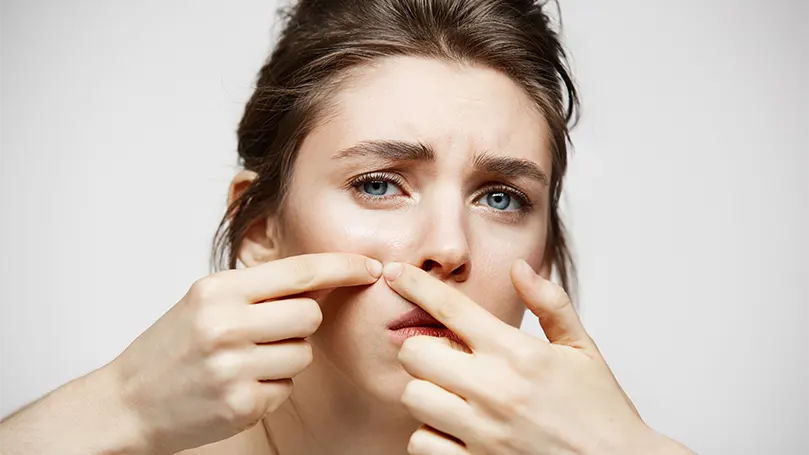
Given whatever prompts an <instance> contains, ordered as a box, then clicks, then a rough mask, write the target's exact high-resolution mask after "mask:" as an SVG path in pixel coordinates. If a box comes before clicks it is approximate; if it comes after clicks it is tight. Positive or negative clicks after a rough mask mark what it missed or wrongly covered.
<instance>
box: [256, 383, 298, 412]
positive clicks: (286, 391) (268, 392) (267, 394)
mask: <svg viewBox="0 0 809 455" xmlns="http://www.w3.org/2000/svg"><path fill="white" fill-rule="evenodd" d="M258 388H259V391H260V393H261V395H262V397H263V402H264V411H265V413H269V412H273V411H275V410H276V409H278V408H279V407H280V406H281V405H282V404H284V402H285V401H287V399H288V398H289V395H290V394H291V393H292V379H278V380H275V381H261V382H260V383H259V384H258Z"/></svg>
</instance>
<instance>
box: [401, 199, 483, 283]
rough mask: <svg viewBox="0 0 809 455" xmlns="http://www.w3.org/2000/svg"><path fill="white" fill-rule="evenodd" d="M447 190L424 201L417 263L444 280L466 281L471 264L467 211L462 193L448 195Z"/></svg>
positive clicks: (415, 263) (415, 262)
mask: <svg viewBox="0 0 809 455" xmlns="http://www.w3.org/2000/svg"><path fill="white" fill-rule="evenodd" d="M439 193H442V192H439ZM448 193H450V192H448V191H445V192H443V196H438V197H435V198H433V200H432V201H422V202H423V204H422V206H421V210H420V211H421V215H422V226H421V231H422V232H421V236H420V241H419V245H418V246H417V256H416V258H415V261H414V265H416V266H419V267H421V268H422V269H424V270H426V271H428V272H430V273H432V274H433V275H435V276H436V277H438V278H440V279H443V280H447V279H454V280H456V281H464V280H466V278H467V277H468V275H469V271H470V268H471V264H470V262H469V258H470V255H469V242H468V232H467V231H468V227H467V226H468V222H467V220H468V215H467V213H466V211H465V204H464V203H463V200H462V198H461V197H460V195H458V196H455V197H449V196H448ZM454 193H457V192H454Z"/></svg>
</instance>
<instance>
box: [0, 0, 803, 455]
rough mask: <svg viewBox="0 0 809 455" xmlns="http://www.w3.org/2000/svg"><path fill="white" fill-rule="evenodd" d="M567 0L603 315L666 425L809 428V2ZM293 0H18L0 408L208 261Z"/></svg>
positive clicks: (6, 144) (745, 450) (571, 191)
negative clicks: (283, 7)
mask: <svg viewBox="0 0 809 455" xmlns="http://www.w3.org/2000/svg"><path fill="white" fill-rule="evenodd" d="M561 3H562V5H561V6H562V13H563V19H564V25H565V34H566V37H567V45H568V48H569V50H570V51H571V53H572V62H573V68H574V71H575V74H576V77H577V79H578V82H579V86H580V89H581V92H582V96H583V103H584V116H583V118H582V121H581V123H580V125H579V127H578V128H577V129H576V130H575V131H574V134H573V140H574V143H575V152H574V157H573V159H572V163H571V165H570V175H569V180H568V181H567V183H566V185H567V186H566V188H567V198H566V200H565V204H566V213H567V219H568V223H569V226H570V228H571V230H572V235H573V240H574V248H575V251H576V254H577V257H578V262H579V267H580V269H579V272H580V278H581V286H580V297H581V299H580V301H581V305H582V309H581V312H582V317H583V319H584V322H585V324H586V326H587V328H588V329H589V331H590V332H591V334H592V335H593V336H594V338H595V339H596V341H597V342H598V343H599V346H600V347H601V349H602V350H603V352H604V354H605V356H606V357H607V359H608V361H609V362H610V365H611V367H612V368H613V370H614V372H615V374H616V376H617V377H618V379H619V381H620V382H621V383H622V385H623V386H624V387H625V389H626V391H627V393H628V394H629V395H630V396H631V397H632V399H633V400H634V401H635V403H636V405H637V407H638V408H639V410H640V411H641V413H642V414H643V416H644V417H645V419H646V420H647V422H649V423H650V424H651V425H652V426H653V427H654V428H656V429H658V430H659V431H662V432H664V433H666V434H668V435H670V436H672V437H674V438H677V439H679V440H681V441H683V442H684V443H686V444H687V445H689V446H690V447H692V448H693V449H695V450H696V451H698V452H699V453H701V454H708V453H712V454H735V455H745V454H749V455H760V454H806V453H809V439H807V433H809V431H807V430H809V395H808V391H809V358H807V346H809V339H808V338H807V335H806V328H807V326H808V325H809V314H807V307H808V306H809V284H808V282H809V261H808V260H807V257H808V256H809V248H808V246H809V245H808V242H807V233H809V222H807V211H808V210H809V186H808V185H807V174H809V133H807V132H808V131H809V107H808V106H809V92H808V91H807V85H808V84H809V62H808V59H809V55H808V54H809V34H808V32H807V29H808V28H809V5H807V2H806V1H788V0H781V1H770V2H762V1H752V0H750V1H742V0H738V1H730V0H712V1H710V0H709V1H701V0H681V1H664V0H657V1H650V0H644V1H641V0H635V1H632V0H611V1H583V0H567V1H565V0H562V2H561ZM277 6H278V2H275V1H259V0H249V1H237V2H233V1H216V0H207V1H199V0H197V1H157V0H142V1H137V2H132V1H126V2H125V1H100V0H99V1H87V0H85V1H61V0H36V1H33V0H16V1H5V0H4V1H3V2H2V7H0V18H2V23H1V27H2V35H1V38H2V61H1V62H2V74H1V75H0V76H1V77H2V92H0V96H2V98H0V102H1V103H2V130H1V133H0V134H1V135H2V136H1V137H0V145H1V146H2V163H0V168H1V171H2V174H0V175H1V179H0V198H2V199H1V201H2V211H0V216H1V217H2V222H0V227H1V228H2V233H0V248H2V249H1V250H0V266H2V269H1V270H0V280H2V281H0V305H2V306H1V307H0V308H1V309H2V313H1V315H0V317H1V318H2V325H0V330H2V333H1V334H0V343H2V357H1V358H2V375H0V380H2V387H1V388H0V392H1V394H0V414H7V413H9V412H11V411H12V410H14V409H16V408H17V407H19V406H21V405H23V404H25V403H26V402H29V401H30V400H33V399H35V398H37V397H39V396H41V395H42V394H44V393H46V392H48V391H49V390H52V389H53V388H55V387H57V386H59V385H60V384H62V383H64V382H66V381H68V380H70V379H72V378H75V377H77V376H80V375H82V374H85V373H87V372H89V371H91V370H92V369H94V368H96V367H99V366H102V365H103V364H105V363H106V362H108V361H110V360H111V359H113V358H114V357H115V356H116V355H117V354H118V353H119V352H120V351H122V350H123V349H124V348H125V347H126V346H127V345H128V344H129V343H130V342H131V341H132V340H133V339H134V338H135V337H136V336H137V335H138V334H139V333H141V332H142V331H143V330H145V329H146V328H147V327H148V326H149V325H150V324H151V323H152V322H153V321H154V320H156V319H157V318H158V317H159V316H160V315H161V314H162V313H163V312H164V311H166V310H167V309H168V308H169V307H170V306H171V305H173V304H174V303H175V302H176V301H177V300H178V299H179V298H180V297H181V296H182V295H183V294H184V293H185V291H186V290H187V289H188V286H189V285H190V284H191V283H192V282H193V281H194V280H195V279H197V278H199V277H201V276H203V275H205V274H206V273H207V270H208V269H207V260H208V257H209V249H210V239H211V235H212V234H213V232H214V229H215V227H216V225H217V223H218V221H219V218H220V216H221V215H222V211H223V208H224V202H225V194H226V187H227V184H228V181H229V179H230V177H231V176H232V175H233V173H234V172H235V170H236V168H235V159H236V153H235V134H234V130H235V127H236V123H237V122H238V119H239V116H240V114H241V112H242V109H243V106H244V103H245V101H246V100H247V98H248V97H249V95H250V92H251V86H252V84H253V80H254V74H255V73H256V71H257V70H258V69H259V67H260V65H261V64H262V62H263V60H264V59H265V57H266V55H267V53H268V52H269V50H270V48H271V44H272V36H273V33H274V32H275V31H277V27H276V28H275V29H273V24H274V23H275V18H276V16H275V9H276V7H277ZM524 329H525V330H528V331H530V332H532V333H536V334H538V333H539V331H538V330H539V329H538V325H537V324H536V322H535V321H534V320H533V319H532V318H526V321H525V324H524ZM166 349H171V346H166Z"/></svg>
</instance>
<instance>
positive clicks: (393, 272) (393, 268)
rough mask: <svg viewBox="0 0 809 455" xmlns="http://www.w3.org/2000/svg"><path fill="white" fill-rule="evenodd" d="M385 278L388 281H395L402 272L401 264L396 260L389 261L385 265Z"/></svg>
mask: <svg viewBox="0 0 809 455" xmlns="http://www.w3.org/2000/svg"><path fill="white" fill-rule="evenodd" d="M384 273H385V279H386V280H388V281H391V282H392V281H396V278H399V275H401V274H402V264H399V263H398V262H389V263H387V264H386V265H385V272H384Z"/></svg>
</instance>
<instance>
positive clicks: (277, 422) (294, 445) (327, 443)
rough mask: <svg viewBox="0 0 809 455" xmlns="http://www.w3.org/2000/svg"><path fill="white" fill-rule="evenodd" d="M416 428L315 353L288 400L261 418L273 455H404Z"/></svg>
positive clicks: (394, 405) (398, 408)
mask: <svg viewBox="0 0 809 455" xmlns="http://www.w3.org/2000/svg"><path fill="white" fill-rule="evenodd" d="M418 426H419V423H418V422H417V421H416V420H415V419H413V418H412V417H411V416H410V414H409V413H408V412H407V411H406V409H405V408H404V406H403V405H401V404H400V403H399V402H385V401H383V400H381V399H379V398H377V397H374V396H372V395H370V394H369V393H367V392H366V391H364V390H362V389H361V388H360V387H358V386H357V385H355V384H354V383H352V382H351V381H349V380H348V379H347V378H345V377H344V376H343V375H342V374H340V373H339V372H338V371H336V370H335V369H334V368H333V367H332V366H331V364H330V363H329V362H328V361H326V359H323V358H317V353H316V354H315V361H314V363H313V364H312V365H311V366H310V367H309V368H308V369H307V370H305V371H304V372H303V373H301V374H300V375H298V376H296V377H295V378H294V386H293V389H292V395H291V396H290V398H289V400H287V401H286V403H285V404H284V405H283V406H282V407H281V408H279V409H278V410H277V411H275V412H273V413H272V414H270V415H268V416H267V417H265V418H264V428H265V429H266V430H267V436H268V439H269V441H270V445H271V453H272V454H273V455H305V454H317V455H343V454H345V455H348V454H357V453H385V454H391V455H396V454H402V455H404V454H406V453H407V442H408V440H409V439H410V435H411V434H412V433H413V432H414V431H416V429H417V428H418Z"/></svg>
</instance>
